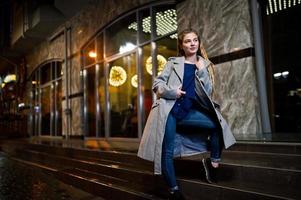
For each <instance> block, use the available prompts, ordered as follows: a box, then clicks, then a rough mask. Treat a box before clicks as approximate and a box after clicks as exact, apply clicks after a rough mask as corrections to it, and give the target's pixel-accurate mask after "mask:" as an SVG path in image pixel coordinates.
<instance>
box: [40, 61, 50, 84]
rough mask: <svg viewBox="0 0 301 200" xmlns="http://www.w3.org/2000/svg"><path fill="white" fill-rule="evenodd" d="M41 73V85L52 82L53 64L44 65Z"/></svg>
mask: <svg viewBox="0 0 301 200" xmlns="http://www.w3.org/2000/svg"><path fill="white" fill-rule="evenodd" d="M40 73H41V85H43V84H45V83H47V82H49V81H50V80H51V77H50V76H51V63H47V64H45V65H43V66H42V67H41V69H40Z"/></svg>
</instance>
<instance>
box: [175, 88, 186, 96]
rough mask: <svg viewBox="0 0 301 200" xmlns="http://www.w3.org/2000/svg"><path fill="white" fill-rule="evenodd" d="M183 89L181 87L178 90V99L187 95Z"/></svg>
mask: <svg viewBox="0 0 301 200" xmlns="http://www.w3.org/2000/svg"><path fill="white" fill-rule="evenodd" d="M181 89H182V86H180V87H179V88H178V89H177V92H176V98H177V99H178V98H180V97H181V96H182V95H185V94H186V92H185V91H183V90H181Z"/></svg>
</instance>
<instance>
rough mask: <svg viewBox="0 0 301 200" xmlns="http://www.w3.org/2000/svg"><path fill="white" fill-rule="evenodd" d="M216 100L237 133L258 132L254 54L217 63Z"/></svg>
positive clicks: (259, 130) (259, 125)
mask: <svg viewBox="0 0 301 200" xmlns="http://www.w3.org/2000/svg"><path fill="white" fill-rule="evenodd" d="M215 81H216V84H215V92H214V99H215V100H216V101H217V102H218V103H220V104H221V108H222V113H223V116H224V117H225V118H226V119H227V121H228V123H229V125H230V126H231V129H232V131H233V133H234V134H235V135H237V136H238V135H256V134H258V133H260V132H261V131H262V130H261V120H260V109H259V103H258V92H257V84H256V78H255V74H254V57H248V58H243V59H239V60H235V61H232V62H226V63H223V64H219V65H215Z"/></svg>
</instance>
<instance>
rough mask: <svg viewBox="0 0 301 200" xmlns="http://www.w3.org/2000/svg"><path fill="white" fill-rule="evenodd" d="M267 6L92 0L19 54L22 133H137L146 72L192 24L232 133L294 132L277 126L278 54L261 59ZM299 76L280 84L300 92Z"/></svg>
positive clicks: (143, 112) (146, 100)
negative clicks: (24, 111) (24, 108)
mask: <svg viewBox="0 0 301 200" xmlns="http://www.w3.org/2000/svg"><path fill="white" fill-rule="evenodd" d="M297 3H298V2H297ZM277 6H278V7H279V5H277ZM296 7H298V5H296ZM273 8H275V7H273ZM293 9H295V8H291V10H293ZM298 9H299V7H298ZM287 10H288V9H287ZM267 12H268V14H269V15H270V16H271V15H272V13H271V12H272V11H271V8H270V7H269V4H268V3H262V2H260V1H259V2H257V1H256V0H250V1H248V0H237V1H231V0H222V1H221V0H212V1H205V0H183V1H152V0H139V1H138V0H137V1H130V0H128V1H97V0H96V1H88V3H87V4H85V6H83V8H82V9H80V11H79V12H77V13H76V14H75V15H73V16H72V17H70V18H68V19H67V20H66V21H65V22H64V23H62V24H60V25H59V26H58V27H57V28H56V29H55V31H54V32H53V33H52V34H50V35H49V36H48V37H47V39H45V40H43V41H41V42H40V43H38V44H37V45H35V47H34V48H33V49H31V50H30V51H28V52H27V53H26V55H25V59H26V67H27V80H28V81H27V83H26V92H25V93H26V96H25V97H24V102H25V104H27V105H29V107H30V109H29V111H28V134H29V135H31V136H53V137H55V136H58V137H62V136H63V137H70V136H79V137H84V138H87V139H112V140H114V139H116V140H119V139H121V140H133V141H139V138H141V135H142V133H143V127H144V124H145V121H146V119H147V116H148V113H149V112H150V109H151V104H152V101H153V99H154V98H155V96H154V94H153V92H152V91H151V85H152V80H153V79H154V78H155V76H156V75H157V74H158V73H160V71H161V70H162V68H163V66H164V64H165V63H166V60H167V59H168V57H171V56H176V55H177V33H179V32H180V31H181V30H183V29H185V28H188V27H191V28H194V29H195V30H197V31H198V33H199V34H200V36H201V42H202V44H203V45H204V47H205V49H206V50H207V53H208V56H209V58H210V59H211V61H212V62H213V63H214V64H215V81H216V84H215V93H214V99H215V100H216V101H217V102H218V103H220V104H221V110H222V113H223V115H224V117H225V118H226V119H227V121H228V123H229V125H230V126H231V129H232V131H233V133H234V135H235V137H236V138H237V139H238V140H257V141H263V140H267V139H268V140H269V139H271V137H272V136H273V133H276V132H300V130H301V129H300V127H298V125H297V124H298V122H295V123H296V125H295V126H296V128H295V129H294V130H292V131H291V130H286V129H285V128H284V130H281V127H280V128H277V126H276V125H275V124H277V123H284V121H279V122H277V120H279V119H278V118H277V112H278V110H277V106H275V105H276V104H278V103H279V102H278V100H275V99H273V98H274V96H273V95H274V94H275V91H277V89H276V90H275V87H276V85H275V84H279V83H275V81H278V80H279V79H275V80H274V77H275V76H273V75H275V73H273V72H272V71H273V68H270V67H269V66H271V62H272V61H273V57H275V56H270V60H268V59H267V58H268V57H269V56H267V55H272V54H271V52H267V49H269V48H268V46H267V45H271V44H273V43H272V42H270V43H267V40H266V38H267V35H268V36H269V34H271V32H272V31H271V28H269V27H272V18H271V17H269V15H268V14H267ZM274 12H275V11H274ZM291 12H292V11H291ZM279 13H280V12H279ZM264 23H267V24H268V25H267V24H264ZM264 25H265V26H264ZM267 27H268V28H267ZM271 49H272V48H271ZM295 67H297V66H295ZM283 71H285V70H283ZM295 73H296V75H295V76H296V77H300V76H299V75H298V73H299V72H295ZM285 74H286V73H284V74H281V75H282V76H283V77H284V78H285V76H286V75H285ZM289 76H290V75H289ZM298 84H300V81H299V82H297V83H295V85H294V86H293V88H295V89H289V90H288V89H286V90H288V91H295V93H294V92H291V93H292V96H293V97H296V98H299V100H300V95H298V87H300V85H299V86H298ZM273 91H274V92H273ZM284 96H285V95H284ZM299 100H298V102H300V101H299ZM285 105H290V104H285ZM296 105H297V104H296ZM280 107H281V106H280ZM296 109H299V107H296ZM279 112H280V111H279ZM286 114H287V115H291V113H286ZM284 115H285V113H284V114H283V115H281V117H282V116H284ZM297 118H298V117H297ZM296 120H297V121H298V120H300V117H299V118H298V119H296Z"/></svg>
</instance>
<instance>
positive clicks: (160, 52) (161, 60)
mask: <svg viewBox="0 0 301 200" xmlns="http://www.w3.org/2000/svg"><path fill="white" fill-rule="evenodd" d="M173 56H177V40H176V39H172V38H170V37H169V36H168V37H165V38H163V39H160V40H158V41H157V65H158V68H157V69H158V70H157V74H159V73H160V72H161V71H162V69H163V68H164V65H165V64H166V62H167V60H168V58H169V57H173Z"/></svg>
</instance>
